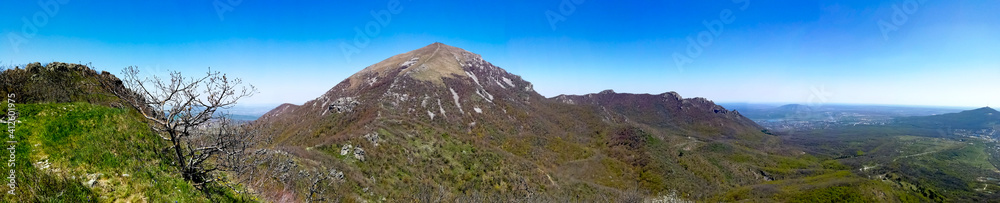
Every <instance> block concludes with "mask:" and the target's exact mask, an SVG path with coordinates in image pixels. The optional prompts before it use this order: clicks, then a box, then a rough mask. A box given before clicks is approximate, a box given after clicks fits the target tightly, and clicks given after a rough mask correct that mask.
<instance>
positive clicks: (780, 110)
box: [740, 104, 825, 120]
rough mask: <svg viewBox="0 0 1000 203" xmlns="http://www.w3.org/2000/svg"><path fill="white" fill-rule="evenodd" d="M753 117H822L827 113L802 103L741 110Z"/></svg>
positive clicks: (805, 118) (792, 118)
mask: <svg viewBox="0 0 1000 203" xmlns="http://www.w3.org/2000/svg"><path fill="white" fill-rule="evenodd" d="M740 112H741V113H743V114H744V115H746V116H747V117H749V118H751V119H791V120H795V119H803V120H807V119H821V118H823V117H824V116H825V114H821V113H820V112H818V109H814V108H812V107H809V106H806V105H801V104H786V105H782V106H778V107H773V108H744V109H743V110H741V111H740Z"/></svg>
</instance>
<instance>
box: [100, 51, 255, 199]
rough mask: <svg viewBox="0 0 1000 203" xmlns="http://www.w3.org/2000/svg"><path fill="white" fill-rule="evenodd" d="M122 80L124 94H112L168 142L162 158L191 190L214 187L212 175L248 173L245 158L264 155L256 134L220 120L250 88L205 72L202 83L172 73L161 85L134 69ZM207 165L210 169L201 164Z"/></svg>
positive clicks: (156, 78) (249, 93)
mask: <svg viewBox="0 0 1000 203" xmlns="http://www.w3.org/2000/svg"><path fill="white" fill-rule="evenodd" d="M122 76H123V80H122V83H124V84H123V85H124V87H125V88H126V89H113V90H112V91H113V92H114V93H115V95H117V96H118V97H120V98H122V100H124V101H125V102H126V103H128V104H129V105H130V106H131V107H133V108H134V109H136V110H137V111H138V112H139V113H141V114H142V116H143V117H145V118H146V120H148V121H149V123H150V126H151V127H152V128H153V129H154V130H155V131H156V132H158V134H159V136H160V137H161V138H163V139H164V140H166V141H168V142H169V146H168V147H167V148H166V150H165V151H168V152H167V153H168V154H169V155H167V157H169V158H170V159H171V160H172V161H173V164H174V165H176V166H177V168H178V170H179V172H180V173H181V175H182V177H184V179H186V180H188V181H191V182H193V183H194V184H195V186H196V187H199V188H204V184H206V183H211V182H214V181H217V180H218V178H215V177H213V176H212V174H211V173H213V172H214V171H219V170H222V171H234V172H237V173H242V172H247V171H250V170H252V168H253V167H254V166H253V165H252V164H253V163H254V162H256V160H253V158H251V157H252V156H253V155H255V154H261V153H266V150H263V149H258V148H257V146H256V145H257V144H258V143H260V142H261V141H266V139H260V138H261V137H258V135H259V134H260V131H259V130H258V129H256V128H253V127H252V126H249V125H248V124H243V125H237V124H234V123H233V122H231V121H230V120H229V119H226V118H225V116H222V115H221V114H220V113H221V112H220V110H222V109H226V108H229V107H232V106H233V105H235V104H236V102H237V101H238V100H240V99H242V98H245V97H250V96H252V95H253V94H254V93H255V92H256V88H255V87H254V86H253V85H244V84H243V81H242V80H241V79H238V78H236V79H230V78H229V77H227V76H226V75H225V74H221V73H219V72H217V71H216V72H213V71H211V69H209V71H208V72H207V73H206V74H205V76H202V77H190V78H188V77H184V76H183V75H181V73H180V72H177V71H174V72H171V73H170V78H166V79H165V78H160V77H159V76H153V77H152V78H149V77H143V78H140V76H139V70H138V68H136V67H133V66H130V67H128V68H125V69H124V70H123V71H122ZM212 159H215V160H214V162H215V163H214V164H209V163H207V162H213V161H209V160H212Z"/></svg>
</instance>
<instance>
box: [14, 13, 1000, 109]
mask: <svg viewBox="0 0 1000 203" xmlns="http://www.w3.org/2000/svg"><path fill="white" fill-rule="evenodd" d="M62 1H65V3H64V4H62V3H61V2H60V1H59V0H42V1H40V2H43V3H44V2H56V4H58V5H59V8H58V10H55V9H53V7H51V6H50V7H43V6H40V5H39V1H4V2H3V3H0V34H2V35H0V37H2V38H0V61H2V63H5V64H9V63H15V64H21V63H28V62H34V61H40V62H43V63H45V62H51V61H63V62H83V63H88V62H91V63H93V65H94V66H95V67H96V68H97V69H100V70H107V71H109V72H112V73H118V72H119V71H120V70H121V69H122V68H124V67H127V66H131V65H135V66H139V67H140V68H142V70H143V71H145V72H146V73H149V74H160V75H164V74H166V73H167V72H166V71H168V70H179V71H182V72H184V73H185V74H188V75H194V74H200V73H201V72H203V71H205V70H206V69H207V68H208V67H212V69H213V70H219V71H223V72H226V73H228V74H229V75H232V76H237V77H241V78H244V79H245V80H246V81H247V82H250V83H253V84H255V85H256V86H257V87H259V89H260V94H258V95H257V96H255V97H253V98H249V99H247V100H245V101H244V102H243V103H242V105H251V106H252V105H263V106H267V105H276V104H280V103H297V104H301V103H303V102H305V101H307V100H310V99H314V98H315V97H317V96H319V95H321V94H322V93H323V92H325V91H326V90H328V89H329V88H331V87H333V86H334V85H335V84H337V83H339V82H340V81H341V80H343V79H344V78H346V77H348V76H350V75H351V74H353V73H355V72H357V71H359V70H361V69H363V68H364V67H366V66H368V65H371V64H374V63H376V62H378V61H381V60H383V59H385V58H388V57H390V56H392V55H395V54H399V53H404V52H406V51H410V50H413V49H417V48H420V47H423V46H426V45H428V44H431V43H433V42H442V43H445V44H449V45H452V46H456V47H461V48H464V49H466V50H469V51H472V52H475V53H478V54H481V55H482V56H483V57H484V58H485V59H486V60H488V61H490V62H492V63H493V64H495V65H498V66H500V67H502V68H504V69H506V70H507V71H509V72H512V73H514V74H518V75H521V76H522V77H524V79H526V80H528V81H530V82H533V83H534V84H535V89H536V90H537V91H538V92H539V93H541V94H542V95H545V96H549V97H551V96H556V95H559V94H586V93H594V92H599V91H601V90H604V89H614V90H616V91H617V92H630V93H653V94H657V93H662V92H666V91H677V92H678V93H680V94H681V95H682V96H684V97H706V98H709V99H712V100H715V101H717V102H777V103H800V104H814V105H819V104H823V103H859V104H902V105H936V106H969V107H981V106H985V105H987V104H993V105H995V106H1000V37H998V36H1000V12H997V11H1000V1H971V0H968V1H963V0H957V1H945V0H925V1H922V2H921V1H918V0H911V1H903V0H895V1H869V0H854V1H819V0H780V1H761V0H749V1H748V2H749V4H746V2H742V1H737V2H734V1H731V0H711V1H693V0H687V1H679V0H667V1H638V0H636V1H608V0H565V1H562V0H557V1H527V0H519V1H421V0H415V1H414V0H399V1H398V8H396V7H391V6H389V5H387V4H388V3H390V2H392V1H388V0H375V1H295V2H294V3H275V2H279V1H255V0H243V1H233V2H232V4H231V3H229V1H228V0H219V1H211V0H208V1H193V0H181V1H78V0H62ZM908 2H909V3H908ZM220 3H221V4H225V5H224V6H222V7H221V8H222V10H221V11H222V12H221V15H220V10H219V8H220V7H218V6H219V4H220ZM235 3H238V4H235ZM743 6H746V7H743ZM230 8H231V9H230ZM393 8H396V9H393ZM743 8H745V9H743ZM895 8H899V9H895ZM383 10H385V11H386V12H389V10H395V11H398V12H397V13H395V14H392V15H391V19H389V20H388V22H386V23H385V24H384V25H382V24H378V23H379V22H378V19H377V18H376V17H373V16H372V15H371V12H373V11H374V12H381V11H383ZM389 13H392V12H389ZM720 13H723V14H725V13H728V14H730V15H729V16H728V17H720ZM551 19H555V21H553V20H551ZM716 20H718V21H720V22H721V21H723V20H724V21H728V22H729V23H728V24H725V23H723V24H722V25H723V26H722V27H721V29H715V30H714V31H716V32H715V33H714V34H712V31H713V29H710V28H708V27H706V26H705V22H709V23H711V22H714V21H716ZM553 22H555V23H553ZM880 22H882V23H880ZM370 23H374V24H372V25H376V27H377V28H378V33H376V34H374V35H371V36H370V42H369V43H368V44H367V46H360V47H357V48H358V49H357V52H351V53H352V54H351V56H350V57H345V51H344V49H343V48H342V45H343V44H347V45H352V44H354V41H355V38H356V37H357V36H358V34H357V32H356V30H355V29H356V28H358V29H361V30H364V29H365V28H366V25H369V24H370ZM885 25H891V27H892V28H894V29H892V30H889V32H883V29H885V28H886V26H885ZM26 27H33V28H37V31H33V29H26ZM715 28H718V27H715ZM701 33H709V34H712V35H711V36H710V37H708V38H704V39H702V40H703V42H704V41H707V40H711V43H710V44H707V45H706V46H700V47H701V52H700V53H698V54H695V55H692V54H688V49H689V48H690V46H691V42H690V41H689V40H688V38H691V39H694V40H695V41H696V43H697V40H698V35H699V34H701ZM30 34H34V35H33V36H30ZM716 34H717V35H716ZM365 35H366V36H367V34H365ZM14 36H19V37H14ZM706 36H708V35H706ZM14 39H16V40H14ZM677 54H679V55H680V56H685V57H687V58H689V59H690V61H688V62H687V63H684V64H683V67H678V63H677V62H676V61H675V55H677ZM692 56H693V57H692Z"/></svg>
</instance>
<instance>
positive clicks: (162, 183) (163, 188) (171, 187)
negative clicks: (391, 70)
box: [0, 102, 239, 202]
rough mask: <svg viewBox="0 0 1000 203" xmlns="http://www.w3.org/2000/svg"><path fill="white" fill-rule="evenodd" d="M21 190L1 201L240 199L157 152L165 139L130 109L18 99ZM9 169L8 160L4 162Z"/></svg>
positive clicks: (18, 182) (218, 200)
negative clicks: (185, 175) (183, 172)
mask: <svg viewBox="0 0 1000 203" xmlns="http://www.w3.org/2000/svg"><path fill="white" fill-rule="evenodd" d="M17 110H18V112H20V115H21V117H20V118H19V119H18V120H19V121H20V123H18V125H17V128H16V133H15V136H16V138H17V140H18V143H17V152H16V157H17V158H16V165H15V167H14V168H13V169H14V170H15V171H16V173H17V178H16V179H17V184H18V187H17V190H16V194H15V195H4V196H3V197H2V198H3V199H2V200H0V201H2V202H87V201H94V202H118V201H124V202H174V201H179V202H233V201H238V200H239V199H238V198H236V197H234V195H232V194H230V193H228V192H225V191H227V190H224V189H221V188H217V189H215V190H212V191H209V192H202V191H199V190H197V189H195V188H194V187H193V186H192V185H191V184H189V183H188V182H186V181H184V180H183V179H182V178H181V177H179V176H178V175H177V174H176V173H175V172H174V170H175V169H174V168H173V167H172V166H170V165H169V163H164V162H163V161H162V160H164V159H161V158H160V157H159V156H158V155H157V154H156V153H155V152H156V150H158V149H160V148H162V147H163V146H165V145H164V144H165V143H164V142H165V141H163V140H162V139H161V138H159V137H158V136H157V135H155V134H153V133H152V132H151V131H150V129H149V128H148V127H147V126H146V124H145V123H142V122H141V121H142V120H141V117H139V115H138V114H136V113H135V112H134V111H131V110H124V109H119V108H110V107H106V106H99V105H93V104H89V103H80V102H77V103H43V104H17ZM0 168H2V169H3V170H4V171H7V170H9V169H10V168H8V167H7V166H6V165H4V166H2V167H0Z"/></svg>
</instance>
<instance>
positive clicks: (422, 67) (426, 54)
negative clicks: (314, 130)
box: [350, 42, 483, 88]
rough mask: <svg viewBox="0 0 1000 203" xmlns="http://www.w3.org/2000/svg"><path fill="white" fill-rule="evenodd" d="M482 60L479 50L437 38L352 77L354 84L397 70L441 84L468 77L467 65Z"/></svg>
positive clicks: (389, 74) (385, 76)
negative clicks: (477, 52) (444, 42)
mask: <svg viewBox="0 0 1000 203" xmlns="http://www.w3.org/2000/svg"><path fill="white" fill-rule="evenodd" d="M482 60H483V59H482V57H480V56H479V54H475V53H472V52H469V51H466V50H464V49H461V48H458V47H453V46H449V45H446V44H443V43H440V42H435V43H433V44H430V45H427V46H425V47H423V48H420V49H416V50H413V51H410V52H406V53H403V54H399V55H395V56H392V57H389V58H388V59H385V60H383V61H381V62H378V63H376V64H374V65H371V66H368V67H367V68H365V69H364V70H361V71H360V72H358V73H356V74H354V75H352V76H351V77H350V79H351V88H356V87H358V86H360V85H361V84H363V83H364V82H366V81H371V78H390V77H394V76H395V75H391V74H393V73H395V74H398V75H405V76H409V77H412V78H415V79H418V80H421V81H429V82H432V83H434V84H438V85H441V84H443V82H442V78H451V77H464V76H466V74H465V73H464V72H465V71H464V70H463V66H466V65H468V64H472V63H475V62H482ZM397 71H398V72H397Z"/></svg>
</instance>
